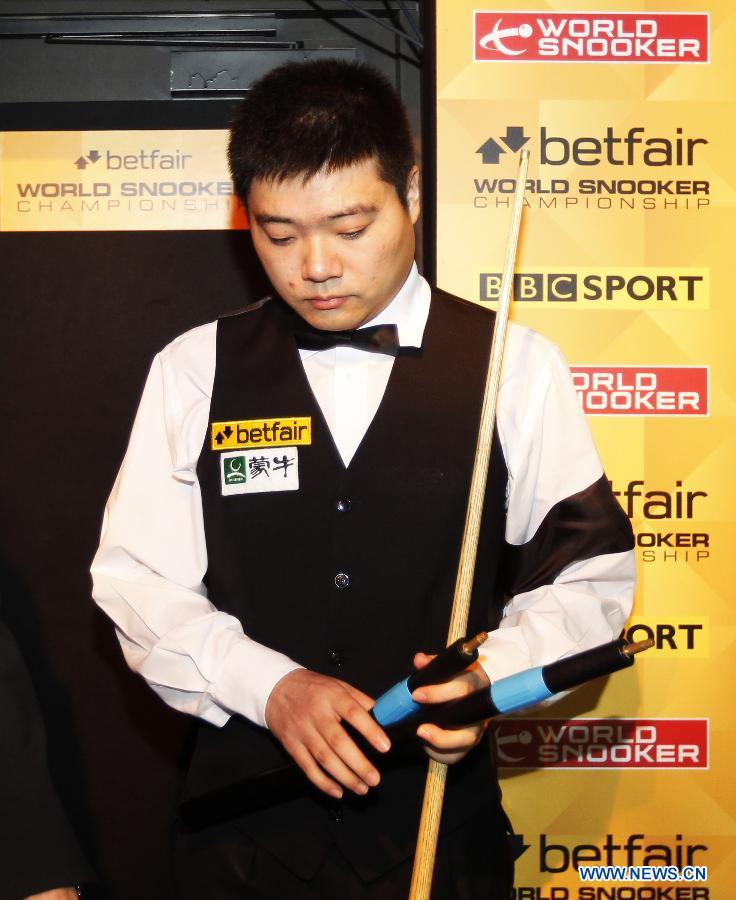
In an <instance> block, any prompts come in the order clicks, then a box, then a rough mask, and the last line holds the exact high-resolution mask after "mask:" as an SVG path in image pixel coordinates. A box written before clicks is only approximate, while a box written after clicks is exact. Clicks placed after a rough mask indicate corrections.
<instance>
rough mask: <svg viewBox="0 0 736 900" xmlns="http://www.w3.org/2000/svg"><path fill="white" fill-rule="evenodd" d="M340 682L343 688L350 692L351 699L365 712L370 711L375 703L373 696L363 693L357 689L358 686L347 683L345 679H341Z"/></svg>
mask: <svg viewBox="0 0 736 900" xmlns="http://www.w3.org/2000/svg"><path fill="white" fill-rule="evenodd" d="M340 684H341V685H342V686H343V687H344V688H345V690H346V691H347V692H348V694H350V696H351V697H352V698H353V700H356V701H357V702H358V703H360V705H361V706H362V707H363V709H364V710H365V711H366V712H370V711H371V710H372V709H373V707H374V706H375V705H376V701H375V700H374V699H373V697H369V696H368V694H364V693H363V691H360V690H358V688H356V687H353V686H352V684H348V683H347V681H341V682H340Z"/></svg>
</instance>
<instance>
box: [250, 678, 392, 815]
mask: <svg viewBox="0 0 736 900" xmlns="http://www.w3.org/2000/svg"><path fill="white" fill-rule="evenodd" d="M373 703H374V701H373V700H372V698H371V697H369V696H368V695H367V694H364V693H363V692H362V691H359V690H358V689H357V688H354V687H352V686H351V685H349V684H346V683H345V682H344V681H339V680H338V679H337V678H329V677H328V676H326V675H319V674H318V673H317V672H311V671H310V670H309V669H295V670H294V671H293V672H289V674H288V675H285V676H284V677H283V678H282V679H281V680H280V681H279V682H277V683H276V686H275V687H274V689H273V690H272V691H271V695H270V696H269V698H268V702H267V704H266V724H267V725H268V727H269V729H270V730H271V732H272V733H273V734H274V735H275V736H276V737H277V738H278V739H279V741H281V744H282V745H283V747H284V749H285V750H286V751H287V752H288V753H289V754H290V755H291V756H292V757H293V759H294V761H295V762H296V764H297V765H298V766H299V768H300V769H301V770H302V771H303V772H304V774H305V775H306V776H307V778H308V779H309V780H310V781H311V782H312V784H313V785H315V787H318V788H319V789H320V790H321V791H324V792H325V793H326V794H328V795H329V796H330V797H335V798H340V797H342V793H343V792H342V787H346V788H348V789H349V790H351V791H354V792H355V793H356V794H366V793H367V792H368V789H369V788H371V787H375V786H376V785H377V784H378V782H379V781H380V778H381V776H380V775H379V773H378V770H377V769H376V768H375V767H374V766H373V764H372V763H371V762H370V761H369V760H368V759H367V758H366V757H365V755H364V754H363V753H362V752H361V750H360V749H359V748H358V746H357V745H356V743H355V742H354V741H353V740H352V738H351V737H350V735H349V734H348V733H347V731H346V730H345V729H344V728H343V727H342V725H341V724H340V723H341V722H342V721H345V722H349V723H350V724H351V725H352V726H353V728H355V729H356V731H358V732H359V733H360V734H362V735H363V737H364V738H365V739H366V740H367V741H368V742H369V743H370V744H371V745H372V746H373V747H375V748H376V750H379V751H380V752H381V753H385V752H386V751H387V750H388V749H389V748H390V746H391V744H390V742H389V739H388V738H387V737H386V734H385V732H384V731H383V729H382V728H381V726H380V725H379V724H378V723H377V722H376V721H375V719H373V717H372V716H370V715H368V710H370V709H371V708H372V707H373ZM330 776H332V777H330ZM341 785H342V787H341Z"/></svg>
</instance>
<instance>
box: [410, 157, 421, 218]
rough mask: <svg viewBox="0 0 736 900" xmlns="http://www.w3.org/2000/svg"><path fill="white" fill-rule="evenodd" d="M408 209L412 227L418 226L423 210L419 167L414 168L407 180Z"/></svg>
mask: <svg viewBox="0 0 736 900" xmlns="http://www.w3.org/2000/svg"><path fill="white" fill-rule="evenodd" d="M406 208H407V210H408V213H409V218H410V219H411V223H412V225H416V222H417V219H418V218H419V212H420V210H421V208H422V206H421V202H420V191H419V166H413V167H412V170H411V172H409V177H408V178H407V180H406Z"/></svg>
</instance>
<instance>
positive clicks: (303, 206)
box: [248, 159, 396, 221]
mask: <svg viewBox="0 0 736 900" xmlns="http://www.w3.org/2000/svg"><path fill="white" fill-rule="evenodd" d="M391 194H393V195H394V197H395V196H396V192H395V191H394V189H393V187H392V186H391V185H389V184H388V183H387V182H385V181H383V180H382V179H381V178H380V177H379V175H378V168H377V166H376V163H375V161H374V160H372V159H371V160H365V161H364V162H361V163H354V164H353V165H350V166H346V167H344V168H342V169H336V170H334V171H332V172H326V171H325V170H324V169H320V171H319V172H317V174H316V175H313V176H312V177H311V178H307V179H304V178H303V177H302V176H301V175H298V176H296V177H295V178H284V179H281V180H279V181H264V180H262V179H258V180H256V181H254V182H253V184H252V185H251V190H250V194H249V196H248V208H249V211H250V213H251V216H253V217H254V218H261V219H262V218H264V217H279V218H288V219H292V220H294V221H297V220H299V221H301V220H311V219H328V218H330V217H335V216H337V215H341V214H342V215H344V214H345V212H349V211H351V210H355V211H356V213H360V212H364V211H370V210H371V209H380V208H381V207H382V206H383V205H384V204H385V203H386V202H387V201H389V200H390V197H391Z"/></svg>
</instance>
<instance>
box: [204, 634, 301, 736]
mask: <svg viewBox="0 0 736 900" xmlns="http://www.w3.org/2000/svg"><path fill="white" fill-rule="evenodd" d="M301 668H303V666H300V665H299V664H298V663H295V662H294V660H292V659H289V657H288V656H285V655H284V654H283V653H279V652H278V651H277V650H271V648H270V647H264V645H263V644H259V643H258V642H257V641H252V640H250V638H248V637H246V636H244V637H243V638H242V640H239V641H236V642H235V643H234V644H233V646H232V647H231V649H230V652H229V653H228V655H227V659H226V660H225V664H224V665H223V667H222V672H221V674H220V677H219V678H218V680H217V685H216V687H215V689H214V690H213V692H212V696H213V699H214V700H215V702H216V703H218V704H219V705H220V706H222V707H223V708H224V709H226V710H227V711H228V712H229V713H237V714H238V715H240V716H244V717H245V718H246V719H249V720H250V721H251V722H255V723H256V725H261V726H262V727H263V728H267V727H268V726H267V725H266V703H267V702H268V698H269V697H270V695H271V691H272V690H273V688H274V687H275V686H276V683H277V682H279V681H281V679H282V678H283V677H284V676H285V675H288V674H289V672H293V671H295V670H296V669H301Z"/></svg>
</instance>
